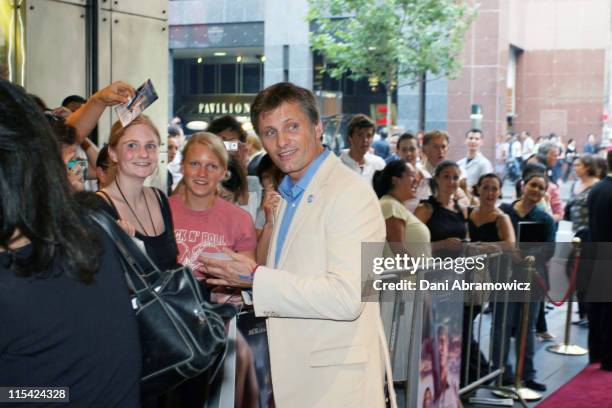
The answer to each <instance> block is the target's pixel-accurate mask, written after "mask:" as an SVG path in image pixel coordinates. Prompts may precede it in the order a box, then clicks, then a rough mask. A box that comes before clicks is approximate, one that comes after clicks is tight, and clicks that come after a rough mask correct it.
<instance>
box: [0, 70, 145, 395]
mask: <svg viewBox="0 0 612 408" xmlns="http://www.w3.org/2000/svg"><path fill="white" fill-rule="evenodd" d="M0 186H2V187H1V190H2V193H1V194H0V220H1V221H0V328H1V329H0V386H14V387H19V388H23V387H40V386H49V387H69V390H70V398H69V400H70V405H71V406H78V407H138V406H139V404H140V403H139V383H140V360H141V355H140V346H139V342H138V332H137V325H136V321H135V318H134V314H133V312H132V308H131V305H130V299H129V296H128V289H127V285H126V282H125V279H124V277H123V273H122V269H121V265H120V261H119V256H118V254H117V252H116V250H115V248H114V245H113V243H112V242H110V240H109V239H107V238H105V235H104V233H103V232H102V231H101V230H100V229H99V228H97V227H96V226H94V225H92V223H91V222H90V221H89V220H88V218H87V210H86V209H85V207H84V206H83V205H81V203H80V200H77V197H75V196H73V194H72V190H71V188H70V186H69V183H68V179H67V173H66V167H65V165H64V163H63V162H62V159H61V156H60V149H59V145H58V143H57V141H56V140H55V139H54V136H53V134H52V130H51V128H50V127H49V124H48V123H47V120H46V119H45V117H44V115H43V113H42V112H41V111H40V110H39V108H38V107H37V106H36V105H35V104H34V102H33V101H31V100H30V99H29V97H28V96H27V95H26V94H25V92H23V90H21V89H20V88H18V87H16V86H14V85H12V84H10V83H8V82H7V81H4V80H0ZM8 405H9V406H11V404H8ZM18 405H19V406H20V405H22V404H15V406H18ZM30 405H31V404H30ZM3 406H4V405H3ZM34 406H39V405H38V404H34Z"/></svg>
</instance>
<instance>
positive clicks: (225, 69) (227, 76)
mask: <svg viewBox="0 0 612 408" xmlns="http://www.w3.org/2000/svg"><path fill="white" fill-rule="evenodd" d="M219 69H220V74H221V93H236V71H237V70H236V64H220V65H219Z"/></svg>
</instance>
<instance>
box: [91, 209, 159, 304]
mask: <svg viewBox="0 0 612 408" xmlns="http://www.w3.org/2000/svg"><path fill="white" fill-rule="evenodd" d="M90 217H91V218H92V219H93V220H94V222H95V223H96V224H98V225H99V226H100V227H101V228H102V229H103V230H104V231H105V232H106V234H107V235H108V236H109V237H110V239H111V240H112V241H113V243H114V244H115V247H116V248H117V250H118V251H119V253H120V255H121V258H122V261H123V265H124V268H123V269H124V272H125V274H126V276H127V278H128V280H129V282H130V283H131V286H132V289H133V290H134V292H136V296H137V297H138V298H139V300H142V301H143V303H144V300H145V299H144V298H143V297H147V298H148V297H150V296H147V294H150V292H151V291H152V290H153V287H152V286H153V285H154V284H155V282H157V281H158V280H159V278H160V277H161V272H160V271H159V269H158V268H157V266H156V265H155V263H153V261H151V259H149V257H148V256H147V255H146V254H145V253H143V252H142V251H141V250H140V248H138V246H137V245H136V244H135V243H134V241H132V238H131V237H130V236H129V235H127V234H126V233H125V232H124V231H123V230H122V229H121V227H119V225H117V223H116V222H115V220H113V219H112V218H111V217H110V216H109V215H108V214H106V213H104V212H101V211H99V212H92V213H91V214H90Z"/></svg>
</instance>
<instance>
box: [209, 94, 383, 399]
mask: <svg viewBox="0 0 612 408" xmlns="http://www.w3.org/2000/svg"><path fill="white" fill-rule="evenodd" d="M251 120H252V122H253V125H254V128H255V129H256V131H257V133H258V135H259V136H260V138H261V140H262V143H263V145H264V147H265V149H266V150H267V152H268V154H269V155H270V157H271V158H272V160H273V161H274V163H275V164H276V165H277V166H278V167H279V168H280V169H281V170H282V171H283V172H284V173H286V174H287V176H286V177H285V179H284V180H283V182H282V183H281V185H280V186H279V191H280V193H281V195H282V196H283V198H284V200H283V201H282V204H281V206H280V208H279V211H278V213H277V215H276V219H275V225H274V233H273V235H272V241H271V243H270V249H269V252H268V260H267V265H266V266H259V265H257V264H255V263H254V262H253V261H252V260H249V259H247V258H245V257H243V256H240V255H237V254H233V253H231V252H229V251H228V254H230V255H231V257H232V258H233V260H232V261H219V260H214V259H211V258H200V260H201V261H202V262H203V263H204V265H205V268H206V270H207V273H208V274H209V275H211V276H214V278H211V279H209V280H208V281H209V283H211V284H219V285H233V286H240V287H248V286H251V285H252V287H253V305H254V308H255V314H256V315H257V316H267V317H268V324H267V328H268V342H269V348H270V363H271V368H272V387H273V390H274V399H275V402H276V405H277V406H279V407H292V408H293V407H308V408H310V407H338V406H347V407H368V408H369V407H384V405H385V401H384V372H385V364H384V361H385V357H384V356H385V353H386V345H385V342H384V336H382V338H381V333H382V323H381V320H380V312H379V307H378V303H376V302H371V303H365V302H362V301H361V243H362V242H379V243H380V242H384V240H385V223H384V220H383V217H382V214H381V211H380V206H379V204H378V200H377V198H376V195H375V194H374V191H373V189H372V187H371V186H369V185H368V184H367V183H366V182H365V181H364V180H362V179H361V178H360V177H359V176H358V175H357V174H355V173H354V172H352V171H351V170H350V169H349V168H347V167H346V166H344V165H343V164H342V162H341V161H340V160H339V159H338V158H337V157H335V156H334V155H333V154H330V152H329V151H328V150H325V149H324V148H323V146H322V144H321V140H320V139H321V133H322V125H321V122H320V120H319V113H318V110H317V107H316V103H315V99H314V97H313V95H312V93H311V92H310V91H308V90H306V89H303V88H300V87H298V86H295V85H293V84H290V83H279V84H276V85H272V86H271V87H268V88H267V89H265V90H263V91H262V92H260V93H259V95H258V96H257V98H256V99H255V102H254V103H253V106H252V108H251Z"/></svg>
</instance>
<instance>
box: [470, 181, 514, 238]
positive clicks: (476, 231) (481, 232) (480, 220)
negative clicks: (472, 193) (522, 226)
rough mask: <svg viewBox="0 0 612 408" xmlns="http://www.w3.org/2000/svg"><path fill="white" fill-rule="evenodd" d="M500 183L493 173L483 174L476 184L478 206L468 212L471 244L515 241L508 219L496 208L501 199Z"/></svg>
mask: <svg viewBox="0 0 612 408" xmlns="http://www.w3.org/2000/svg"><path fill="white" fill-rule="evenodd" d="M501 191H502V182H501V179H500V178H499V176H497V175H496V174H495V173H488V174H483V175H482V176H480V178H479V179H478V183H477V184H476V195H477V196H478V197H479V199H480V205H479V206H478V207H477V208H474V209H473V210H472V211H470V213H469V216H468V230H469V234H470V241H471V242H501V241H504V242H507V243H509V244H513V243H514V242H515V241H516V238H515V236H514V229H513V228H512V223H511V222H510V217H508V215H506V214H504V212H503V211H501V210H500V209H499V208H497V200H498V199H499V198H501V194H502V193H501Z"/></svg>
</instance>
